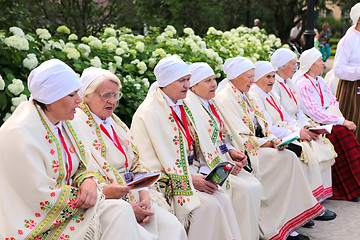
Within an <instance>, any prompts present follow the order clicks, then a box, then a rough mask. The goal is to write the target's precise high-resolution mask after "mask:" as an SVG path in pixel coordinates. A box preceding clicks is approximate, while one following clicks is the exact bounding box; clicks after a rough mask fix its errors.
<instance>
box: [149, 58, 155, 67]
mask: <svg viewBox="0 0 360 240" xmlns="http://www.w3.org/2000/svg"><path fill="white" fill-rule="evenodd" d="M155 65H156V58H152V57H151V58H149V67H150V68H154V67H155Z"/></svg>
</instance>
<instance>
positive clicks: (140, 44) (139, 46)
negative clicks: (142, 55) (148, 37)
mask: <svg viewBox="0 0 360 240" xmlns="http://www.w3.org/2000/svg"><path fill="white" fill-rule="evenodd" d="M135 48H136V50H137V51H139V52H143V51H144V49H145V44H144V43H143V42H141V41H137V42H136V47H135Z"/></svg>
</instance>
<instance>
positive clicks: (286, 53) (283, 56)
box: [271, 48, 297, 71]
mask: <svg viewBox="0 0 360 240" xmlns="http://www.w3.org/2000/svg"><path fill="white" fill-rule="evenodd" d="M291 60H297V56H296V54H295V53H294V52H293V51H291V50H290V49H287V48H279V49H278V50H276V51H275V52H274V53H273V55H272V56H271V64H272V65H273V67H274V68H275V70H276V71H277V70H278V69H279V67H282V66H284V65H285V64H287V63H288V62H290V61H291Z"/></svg>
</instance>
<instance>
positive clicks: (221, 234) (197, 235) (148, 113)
mask: <svg viewBox="0 0 360 240" xmlns="http://www.w3.org/2000/svg"><path fill="white" fill-rule="evenodd" d="M154 73H155V76H156V79H157V81H156V82H155V83H154V84H153V85H152V86H151V87H150V90H149V92H148V96H147V97H146V99H145V100H144V102H143V103H142V104H141V105H140V107H139V108H138V109H137V111H136V113H135V115H134V118H133V122H132V125H131V131H132V133H133V134H134V137H135V140H136V141H137V143H138V144H139V145H138V147H139V152H140V155H141V156H142V157H143V159H144V161H146V163H148V166H149V168H150V169H151V170H152V171H160V172H161V173H163V174H162V180H161V182H163V183H165V185H166V186H164V188H160V189H165V190H164V197H166V199H167V202H168V203H169V204H170V205H171V208H172V209H173V210H174V213H175V215H176V216H177V217H178V219H179V220H180V221H181V222H182V223H183V224H184V226H185V227H186V228H187V230H188V237H189V239H240V238H241V237H240V231H239V228H238V224H237V221H236V216H235V214H234V209H233V207H232V204H231V201H230V199H229V197H228V196H227V195H226V194H225V193H224V192H223V191H222V190H221V189H218V188H217V186H216V185H215V184H212V183H211V182H208V181H206V180H205V179H204V178H205V176H203V175H201V174H199V173H198V172H197V171H193V170H194V169H197V168H196V167H194V166H192V165H195V162H196V161H198V158H205V159H206V161H211V159H213V158H216V157H217V153H216V152H215V149H214V147H213V145H212V144H211V145H208V144H207V142H204V141H202V139H197V138H196V134H197V133H200V132H197V126H196V125H195V123H194V121H193V114H196V113H193V112H191V111H190V109H189V108H187V106H186V105H184V104H183V100H182V99H184V98H185V97H186V94H187V91H188V89H189V87H190V83H189V79H190V76H191V75H190V69H189V67H188V65H187V64H186V63H185V62H183V61H182V60H181V59H180V58H179V57H177V56H171V57H167V58H164V59H161V60H160V61H159V63H158V64H157V65H156V67H155V69H154ZM200 149H201V150H200ZM159 187H161V186H159Z"/></svg>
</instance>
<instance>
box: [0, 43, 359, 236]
mask: <svg viewBox="0 0 360 240" xmlns="http://www.w3.org/2000/svg"><path fill="white" fill-rule="evenodd" d="M319 54H320V53H319ZM319 54H318V51H317V50H315V49H311V50H308V51H305V52H304V53H303V55H302V56H301V58H300V69H299V71H298V73H297V75H298V77H297V81H296V82H295V81H293V80H290V78H291V77H292V75H293V72H294V70H295V69H296V61H297V59H296V55H295V54H294V53H292V52H291V51H290V50H287V49H280V50H277V51H276V52H275V53H274V54H273V56H272V58H271V63H270V62H257V63H256V64H255V65H254V64H253V63H252V62H250V61H249V60H248V59H247V58H243V57H237V58H231V59H227V60H226V61H225V63H224V73H225V74H226V76H227V78H226V79H225V80H223V81H222V82H221V83H220V85H219V87H218V88H217V84H216V81H215V73H214V72H213V70H212V69H211V68H210V66H209V65H207V64H206V63H194V64H191V65H187V64H186V63H185V62H183V61H182V60H181V59H180V58H179V57H177V56H171V57H167V58H164V59H162V60H160V61H159V63H158V64H157V65H156V67H155V69H154V74H155V76H156V80H157V81H156V82H155V83H154V84H153V85H152V86H151V87H150V89H149V92H148V95H147V97H146V99H145V100H144V102H143V103H142V104H141V105H140V107H139V108H138V109H137V111H136V113H135V114H134V116H133V121H132V124H131V128H130V129H129V128H128V127H127V126H126V125H125V124H124V123H123V122H122V121H121V120H120V119H119V118H118V117H117V116H116V115H115V114H114V113H113V112H114V110H115V108H116V105H117V103H118V101H119V99H120V98H121V96H122V93H121V91H120V89H121V83H120V81H119V79H118V78H117V77H116V75H115V74H112V73H111V72H109V71H107V70H103V69H98V68H92V67H91V68H88V69H86V70H84V72H83V73H82V75H81V78H80V80H79V79H78V77H77V75H76V73H75V72H74V71H73V70H72V69H71V68H69V67H68V66H67V65H66V64H64V63H63V62H61V61H59V60H56V59H53V60H49V61H46V62H44V63H42V64H41V65H40V66H39V67H37V68H36V69H34V70H33V71H32V72H31V74H30V76H29V79H28V86H29V90H30V92H31V100H30V101H28V102H24V103H22V104H21V105H20V106H19V107H18V108H17V109H16V110H15V112H14V113H13V115H12V116H11V117H10V118H9V119H8V120H7V121H6V122H5V123H4V125H3V126H2V127H1V128H0V151H1V152H2V153H3V157H2V160H1V161H0V186H1V189H3V194H2V195H1V196H0V218H1V219H2V221H1V222H2V223H3V224H2V225H1V226H0V236H1V237H2V238H5V239H12V238H13V239H28V238H31V239H32V238H35V239H36V238H37V239H169V238H171V239H243V240H247V239H249V240H253V239H254V240H255V239H259V238H260V239H309V238H308V237H306V236H303V235H301V234H298V233H297V232H296V231H295V230H296V229H298V228H300V227H302V226H304V225H306V224H309V223H310V222H312V221H311V220H313V219H318V220H331V219H334V218H335V217H336V214H335V213H333V212H331V211H329V210H326V209H325V208H324V207H323V206H322V205H321V204H320V203H321V202H322V201H324V200H325V199H327V198H329V197H331V196H333V197H334V198H336V199H347V200H349V199H354V198H356V197H357V196H359V195H360V193H359V191H360V188H359V184H358V183H359V181H358V179H357V178H359V176H358V174H357V173H359V172H360V168H359V167H358V158H359V156H360V155H359V154H360V148H359V144H358V143H357V142H356V140H355V142H354V140H353V139H354V135H353V134H352V132H351V131H352V130H354V129H355V128H356V126H355V124H353V123H352V122H350V121H347V120H345V119H344V118H343V117H342V116H341V113H340V112H339V111H336V110H337V109H338V108H337V102H336V100H335V98H334V97H333V96H332V95H331V92H330V91H328V89H327V87H326V85H325V84H324V82H323V81H322V78H321V77H320V76H319V75H320V74H321V71H320V70H321V66H322V65H321V64H322V63H321V54H320V55H319ZM319 60H320V61H319ZM293 78H294V77H293ZM254 82H255V84H253V83H254ZM273 87H274V89H273ZM249 91H250V93H251V94H249V93H248V92H249ZM309 96H310V97H309ZM78 106H79V108H78ZM319 124H334V125H335V126H334V127H333V130H332V133H331V134H328V135H327V138H326V137H324V136H320V135H319V134H315V133H313V132H312V131H310V130H309V129H308V128H309V127H310V126H317V125H319ZM296 131H298V132H299V135H300V139H299V141H295V142H293V145H292V148H293V149H292V148H291V147H290V146H288V145H284V146H281V147H278V145H279V144H280V143H281V139H282V138H283V137H284V136H286V135H289V134H290V133H292V132H296ZM294 148H295V149H297V150H298V151H296V150H294ZM291 149H292V150H293V151H291ZM299 149H300V150H299ZM334 159H335V160H334ZM223 161H230V162H232V163H233V164H234V165H235V167H234V168H233V170H232V172H231V175H230V177H229V178H228V179H227V181H226V182H225V184H224V185H223V186H218V185H215V184H213V183H211V182H209V181H207V180H205V176H206V175H207V174H208V173H209V172H210V171H211V170H212V169H213V168H214V167H215V166H216V165H217V164H218V163H220V162H223ZM334 163H335V164H334ZM244 167H245V168H244ZM245 169H246V170H245ZM149 172H159V173H161V179H160V180H159V181H158V182H157V183H156V184H155V185H154V186H153V187H151V188H150V189H141V190H132V188H133V185H127V182H128V179H129V178H131V177H132V176H134V175H135V176H137V175H141V174H143V173H149ZM332 183H333V184H332Z"/></svg>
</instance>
